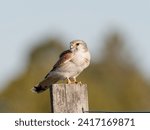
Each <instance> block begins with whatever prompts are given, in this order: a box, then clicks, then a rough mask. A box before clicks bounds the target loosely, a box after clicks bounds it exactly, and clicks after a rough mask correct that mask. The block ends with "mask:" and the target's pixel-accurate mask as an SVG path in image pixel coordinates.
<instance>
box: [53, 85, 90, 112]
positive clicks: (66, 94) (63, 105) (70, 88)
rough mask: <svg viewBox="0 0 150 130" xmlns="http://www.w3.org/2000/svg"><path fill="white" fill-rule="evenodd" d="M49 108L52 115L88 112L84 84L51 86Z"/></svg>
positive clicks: (85, 86)
mask: <svg viewBox="0 0 150 130" xmlns="http://www.w3.org/2000/svg"><path fill="white" fill-rule="evenodd" d="M51 107H52V112H54V113H82V112H84V111H88V91H87V85H86V84H53V85H52V88H51Z"/></svg>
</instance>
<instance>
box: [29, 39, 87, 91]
mask: <svg viewBox="0 0 150 130" xmlns="http://www.w3.org/2000/svg"><path fill="white" fill-rule="evenodd" d="M89 64H90V52H89V50H88V48H87V44H86V43H85V42H84V41H82V40H74V41H71V42H70V49H69V50H66V51H64V52H62V53H61V54H60V56H59V60H58V61H57V62H56V64H55V65H54V66H53V68H52V70H51V71H50V72H49V73H48V74H47V75H46V76H45V78H44V80H43V81H41V82H40V83H39V84H38V85H37V86H34V87H33V89H32V90H33V91H34V92H36V93H40V92H43V91H44V90H46V89H47V88H49V87H50V86H51V85H52V84H54V83H56V82H57V81H59V80H67V83H68V84H70V83H78V82H77V80H76V77H77V76H78V75H79V74H80V73H81V72H82V71H83V70H84V69H85V68H87V67H88V66H89Z"/></svg>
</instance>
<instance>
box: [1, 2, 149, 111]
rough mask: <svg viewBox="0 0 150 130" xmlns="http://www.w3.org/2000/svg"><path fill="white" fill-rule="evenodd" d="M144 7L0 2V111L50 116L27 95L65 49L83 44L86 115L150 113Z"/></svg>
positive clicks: (42, 101) (39, 100)
mask: <svg viewBox="0 0 150 130" xmlns="http://www.w3.org/2000/svg"><path fill="white" fill-rule="evenodd" d="M149 12H150V1H149V0H141V1H140V0H132V1H130V0H124V1H120V0H113V1H110V0H92V1H87V0H75V1H70V0H63V1H60V0H13V1H12V0H5V1H4V0H0V75H1V76H0V112H49V111H50V101H49V92H48V91H46V92H44V93H42V94H35V93H32V92H31V91H30V90H31V88H32V87H33V86H34V85H35V84H37V83H38V82H39V81H41V80H42V79H43V77H44V76H45V75H46V74H47V72H48V71H49V70H50V69H51V68H52V67H53V65H54V63H55V62H56V61H57V60H58V56H59V54H60V53H61V52H62V51H63V50H67V49H68V48H69V42H70V41H72V40H74V39H82V40H84V41H85V42H87V44H88V47H89V49H90V51H91V54H92V62H91V65H90V67H89V68H88V69H86V70H85V71H84V72H83V73H82V74H81V75H80V76H79V77H78V79H79V80H81V81H82V82H83V83H87V84H88V95H89V105H90V111H114V112H115V111H131V112H132V111H144V112H147V111H150V82H149V81H150V80H149V79H150V58H149V55H150V51H149V50H150V43H149V42H150V26H149V25H150V24H149V23H150V13H149Z"/></svg>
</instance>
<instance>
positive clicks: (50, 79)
mask: <svg viewBox="0 0 150 130" xmlns="http://www.w3.org/2000/svg"><path fill="white" fill-rule="evenodd" d="M57 81H58V78H53V77H48V78H46V79H44V80H43V81H41V82H40V83H39V84H38V85H37V86H34V87H33V88H32V92H35V93H41V92H43V91H45V90H46V89H48V88H49V87H50V86H51V85H52V84H54V83H56V82H57Z"/></svg>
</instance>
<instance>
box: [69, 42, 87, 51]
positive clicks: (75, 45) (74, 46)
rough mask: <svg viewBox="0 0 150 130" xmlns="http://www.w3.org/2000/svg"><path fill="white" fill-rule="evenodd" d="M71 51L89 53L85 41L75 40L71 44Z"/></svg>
mask: <svg viewBox="0 0 150 130" xmlns="http://www.w3.org/2000/svg"><path fill="white" fill-rule="evenodd" d="M70 49H71V50H72V51H78V50H80V51H87V50H88V49H87V45H86V43H85V42H84V41H82V40H73V41H71V42H70Z"/></svg>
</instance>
